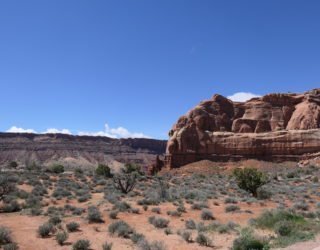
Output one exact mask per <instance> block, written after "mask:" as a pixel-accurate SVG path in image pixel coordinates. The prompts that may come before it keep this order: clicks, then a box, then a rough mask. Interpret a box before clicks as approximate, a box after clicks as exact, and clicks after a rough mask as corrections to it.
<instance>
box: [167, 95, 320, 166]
mask: <svg viewBox="0 0 320 250" xmlns="http://www.w3.org/2000/svg"><path fill="white" fill-rule="evenodd" d="M169 136H170V139H169V141H168V144H167V151H166V160H165V161H166V166H169V167H171V168H172V167H179V166H182V165H185V164H188V163H191V162H195V161H199V160H203V159H208V160H219V161H220V160H221V161H226V160H239V159H241V160H242V159H249V158H253V159H261V160H271V161H286V160H300V159H305V158H306V155H307V154H314V153H317V152H320V89H314V90H311V91H308V92H306V93H303V94H293V93H287V94H268V95H265V96H263V97H261V98H253V99H251V100H249V101H247V102H244V103H240V102H233V101H231V100H229V99H227V98H225V97H223V96H221V95H214V96H213V97H212V98H211V99H210V100H207V101H203V102H201V103H200V104H199V105H197V106H196V107H194V108H193V109H192V110H190V111H189V112H188V113H187V114H186V115H184V116H181V117H180V118H179V119H178V121H177V123H176V124H175V125H174V126H173V128H172V129H171V130H170V132H169Z"/></svg>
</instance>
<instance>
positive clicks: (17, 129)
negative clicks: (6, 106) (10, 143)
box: [6, 126, 37, 133]
mask: <svg viewBox="0 0 320 250" xmlns="http://www.w3.org/2000/svg"><path fill="white" fill-rule="evenodd" d="M6 132H8V133H37V132H36V131H35V130H33V129H24V128H18V127H16V126H12V127H11V128H9V129H8V130H7V131H6Z"/></svg>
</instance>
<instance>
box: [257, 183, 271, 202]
mask: <svg viewBox="0 0 320 250" xmlns="http://www.w3.org/2000/svg"><path fill="white" fill-rule="evenodd" d="M271 196H272V193H271V192H270V191H269V190H268V189H267V187H266V186H261V187H259V188H257V198H258V199H260V200H266V199H270V198H271Z"/></svg>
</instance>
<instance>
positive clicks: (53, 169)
mask: <svg viewBox="0 0 320 250" xmlns="http://www.w3.org/2000/svg"><path fill="white" fill-rule="evenodd" d="M48 171H49V172H51V173H55V174H61V173H63V172H64V166H63V165H60V164H56V165H53V166H51V167H50V168H49V170H48Z"/></svg>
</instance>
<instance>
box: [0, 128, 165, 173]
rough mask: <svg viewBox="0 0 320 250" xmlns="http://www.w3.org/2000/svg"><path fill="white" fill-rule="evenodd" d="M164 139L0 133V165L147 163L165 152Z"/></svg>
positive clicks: (86, 165) (117, 164)
mask: <svg viewBox="0 0 320 250" xmlns="http://www.w3.org/2000/svg"><path fill="white" fill-rule="evenodd" d="M165 147H166V141H164V140H154V139H144V138H135V139H113V138H108V137H99V136H97V137H95V136H74V135H65V134H29V133H0V166H5V165H7V164H8V163H9V162H10V161H16V162H18V164H19V165H20V166H26V165H28V164H33V163H36V164H39V165H50V164H53V163H62V164H64V165H66V166H70V167H75V166H80V167H92V166H96V165H97V164H98V163H105V164H109V165H111V166H114V167H117V166H120V165H121V163H126V162H135V163H139V164H141V165H145V166H147V165H150V164H151V163H152V162H154V161H155V159H156V156H157V155H162V154H164V152H165Z"/></svg>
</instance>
